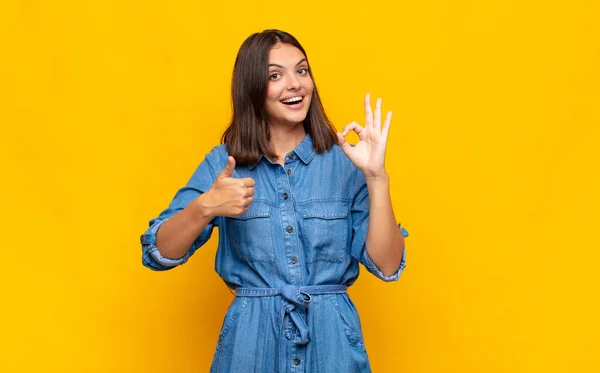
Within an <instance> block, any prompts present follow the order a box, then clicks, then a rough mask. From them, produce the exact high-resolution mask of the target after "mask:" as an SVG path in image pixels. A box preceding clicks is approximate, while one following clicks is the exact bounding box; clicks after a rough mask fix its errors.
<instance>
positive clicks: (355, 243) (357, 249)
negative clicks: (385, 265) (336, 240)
mask: <svg viewBox="0 0 600 373" xmlns="http://www.w3.org/2000/svg"><path fill="white" fill-rule="evenodd" d="M356 181H357V189H358V192H357V193H356V194H355V197H354V200H353V203H352V209H351V215H352V243H351V247H350V251H351V255H352V257H354V258H355V259H356V260H358V261H359V262H360V263H362V264H363V265H364V266H365V268H366V269H367V270H368V271H369V272H370V273H372V274H373V275H374V276H376V277H377V278H379V279H381V280H383V281H385V282H392V281H398V279H399V278H400V275H401V274H402V272H403V271H404V268H405V267H406V245H405V246H404V249H403V252H402V260H401V261H400V267H399V268H398V271H396V273H394V274H393V275H391V276H385V275H384V274H383V273H382V272H381V270H380V269H379V268H378V267H377V265H375V263H373V260H371V258H370V257H369V254H368V252H367V249H366V243H367V232H368V230H369V193H368V189H367V184H366V180H365V179H364V175H363V174H362V172H360V171H359V173H358V174H357V176H356ZM398 229H400V231H401V232H402V235H403V236H404V237H408V231H407V230H406V229H404V227H401V226H400V224H398Z"/></svg>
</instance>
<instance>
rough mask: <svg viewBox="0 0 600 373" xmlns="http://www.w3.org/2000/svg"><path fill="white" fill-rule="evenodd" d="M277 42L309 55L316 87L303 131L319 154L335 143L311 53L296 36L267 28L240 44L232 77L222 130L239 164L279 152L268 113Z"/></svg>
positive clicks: (224, 139)
mask: <svg viewBox="0 0 600 373" xmlns="http://www.w3.org/2000/svg"><path fill="white" fill-rule="evenodd" d="M277 43H286V44H290V45H293V46H294V47H296V48H298V49H299V50H300V51H302V53H303V54H304V56H305V57H306V63H307V64H308V73H309V74H310V77H311V79H312V80H313V84H314V89H313V93H312V98H311V103H310V107H309V108H308V112H307V114H306V118H305V119H304V121H303V125H304V130H305V131H306V133H308V134H310V136H311V137H312V140H313V147H314V149H315V151H316V152H317V153H322V152H325V151H327V150H329V149H331V147H332V146H333V144H334V143H336V140H337V139H336V134H335V133H336V130H335V127H334V126H333V125H332V124H331V122H330V121H329V119H327V115H326V114H325V110H324V109H323V104H322V103H321V98H320V97H319V93H318V91H317V85H316V83H314V80H315V79H314V76H313V72H312V70H311V68H310V63H309V62H308V56H307V55H306V52H305V51H304V48H302V45H300V43H299V42H298V40H296V38H295V37H293V36H292V35H290V34H288V33H287V32H284V31H281V30H265V31H263V32H260V33H255V34H252V35H250V36H249V37H248V38H247V39H246V40H245V41H244V43H243V44H242V46H241V47H240V50H239V51H238V54H237V57H236V59H235V65H234V68H233V77H232V80H231V98H232V102H233V116H232V119H231V123H230V124H229V127H227V129H226V130H225V133H223V137H222V138H221V142H222V143H223V144H225V145H226V147H227V152H228V153H229V155H231V156H233V157H234V158H235V160H236V163H237V164H240V165H251V164H254V163H256V162H257V161H258V159H259V157H260V154H261V153H263V154H264V155H266V156H267V157H269V158H270V159H276V158H277V154H275V152H274V151H273V150H272V149H271V147H270V146H269V139H270V134H269V127H268V125H267V120H266V115H265V110H264V107H265V100H266V98H267V86H268V84H269V74H268V64H269V52H270V51H271V48H272V47H273V46H274V45H275V44H277Z"/></svg>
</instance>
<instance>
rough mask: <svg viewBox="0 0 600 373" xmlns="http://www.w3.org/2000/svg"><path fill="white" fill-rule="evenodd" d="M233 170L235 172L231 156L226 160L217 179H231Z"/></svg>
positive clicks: (233, 160)
mask: <svg viewBox="0 0 600 373" xmlns="http://www.w3.org/2000/svg"><path fill="white" fill-rule="evenodd" d="M233 170H235V159H234V158H233V157H232V156H229V157H228V158H227V165H226V166H225V168H224V169H223V171H222V172H221V173H220V174H219V178H225V177H232V176H233Z"/></svg>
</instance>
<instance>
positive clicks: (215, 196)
mask: <svg viewBox="0 0 600 373" xmlns="http://www.w3.org/2000/svg"><path fill="white" fill-rule="evenodd" d="M234 169H235V160H234V159H233V157H231V156H230V157H228V159H227V165H226V166H225V169H224V170H223V172H221V173H220V174H219V176H218V177H217V178H216V180H215V182H214V184H213V185H212V187H211V188H210V189H209V190H208V191H207V192H206V193H204V194H201V195H200V196H198V197H197V198H196V199H194V200H193V201H192V202H191V203H190V204H189V205H187V206H186V207H185V208H184V209H183V210H181V211H180V212H178V213H177V214H176V215H175V216H173V217H172V218H171V219H169V220H167V221H166V222H165V223H164V224H163V225H162V227H160V229H159V230H158V232H157V234H156V246H157V247H158V248H159V249H158V250H159V251H160V253H161V255H162V256H163V257H164V258H168V259H176V258H180V257H182V256H183V255H185V253H186V252H187V251H188V249H189V247H190V245H191V244H192V243H193V242H194V240H196V238H197V237H198V235H199V234H200V233H201V232H202V231H203V230H204V228H206V226H207V225H208V224H209V223H210V222H211V220H212V219H213V218H214V217H216V216H236V215H241V214H243V213H245V212H246V211H248V206H249V205H250V204H251V203H252V202H253V201H254V198H253V197H252V196H253V195H254V184H255V182H254V180H253V179H250V178H245V179H234V178H233V170H234Z"/></svg>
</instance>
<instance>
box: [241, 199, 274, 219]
mask: <svg viewBox="0 0 600 373" xmlns="http://www.w3.org/2000/svg"><path fill="white" fill-rule="evenodd" d="M270 209H271V207H270V206H269V205H267V204H266V203H264V202H261V201H254V202H252V204H250V206H248V211H246V212H245V213H243V214H242V215H238V216H232V217H231V218H232V219H237V220H248V219H254V218H268V217H269V216H271V211H270Z"/></svg>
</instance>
